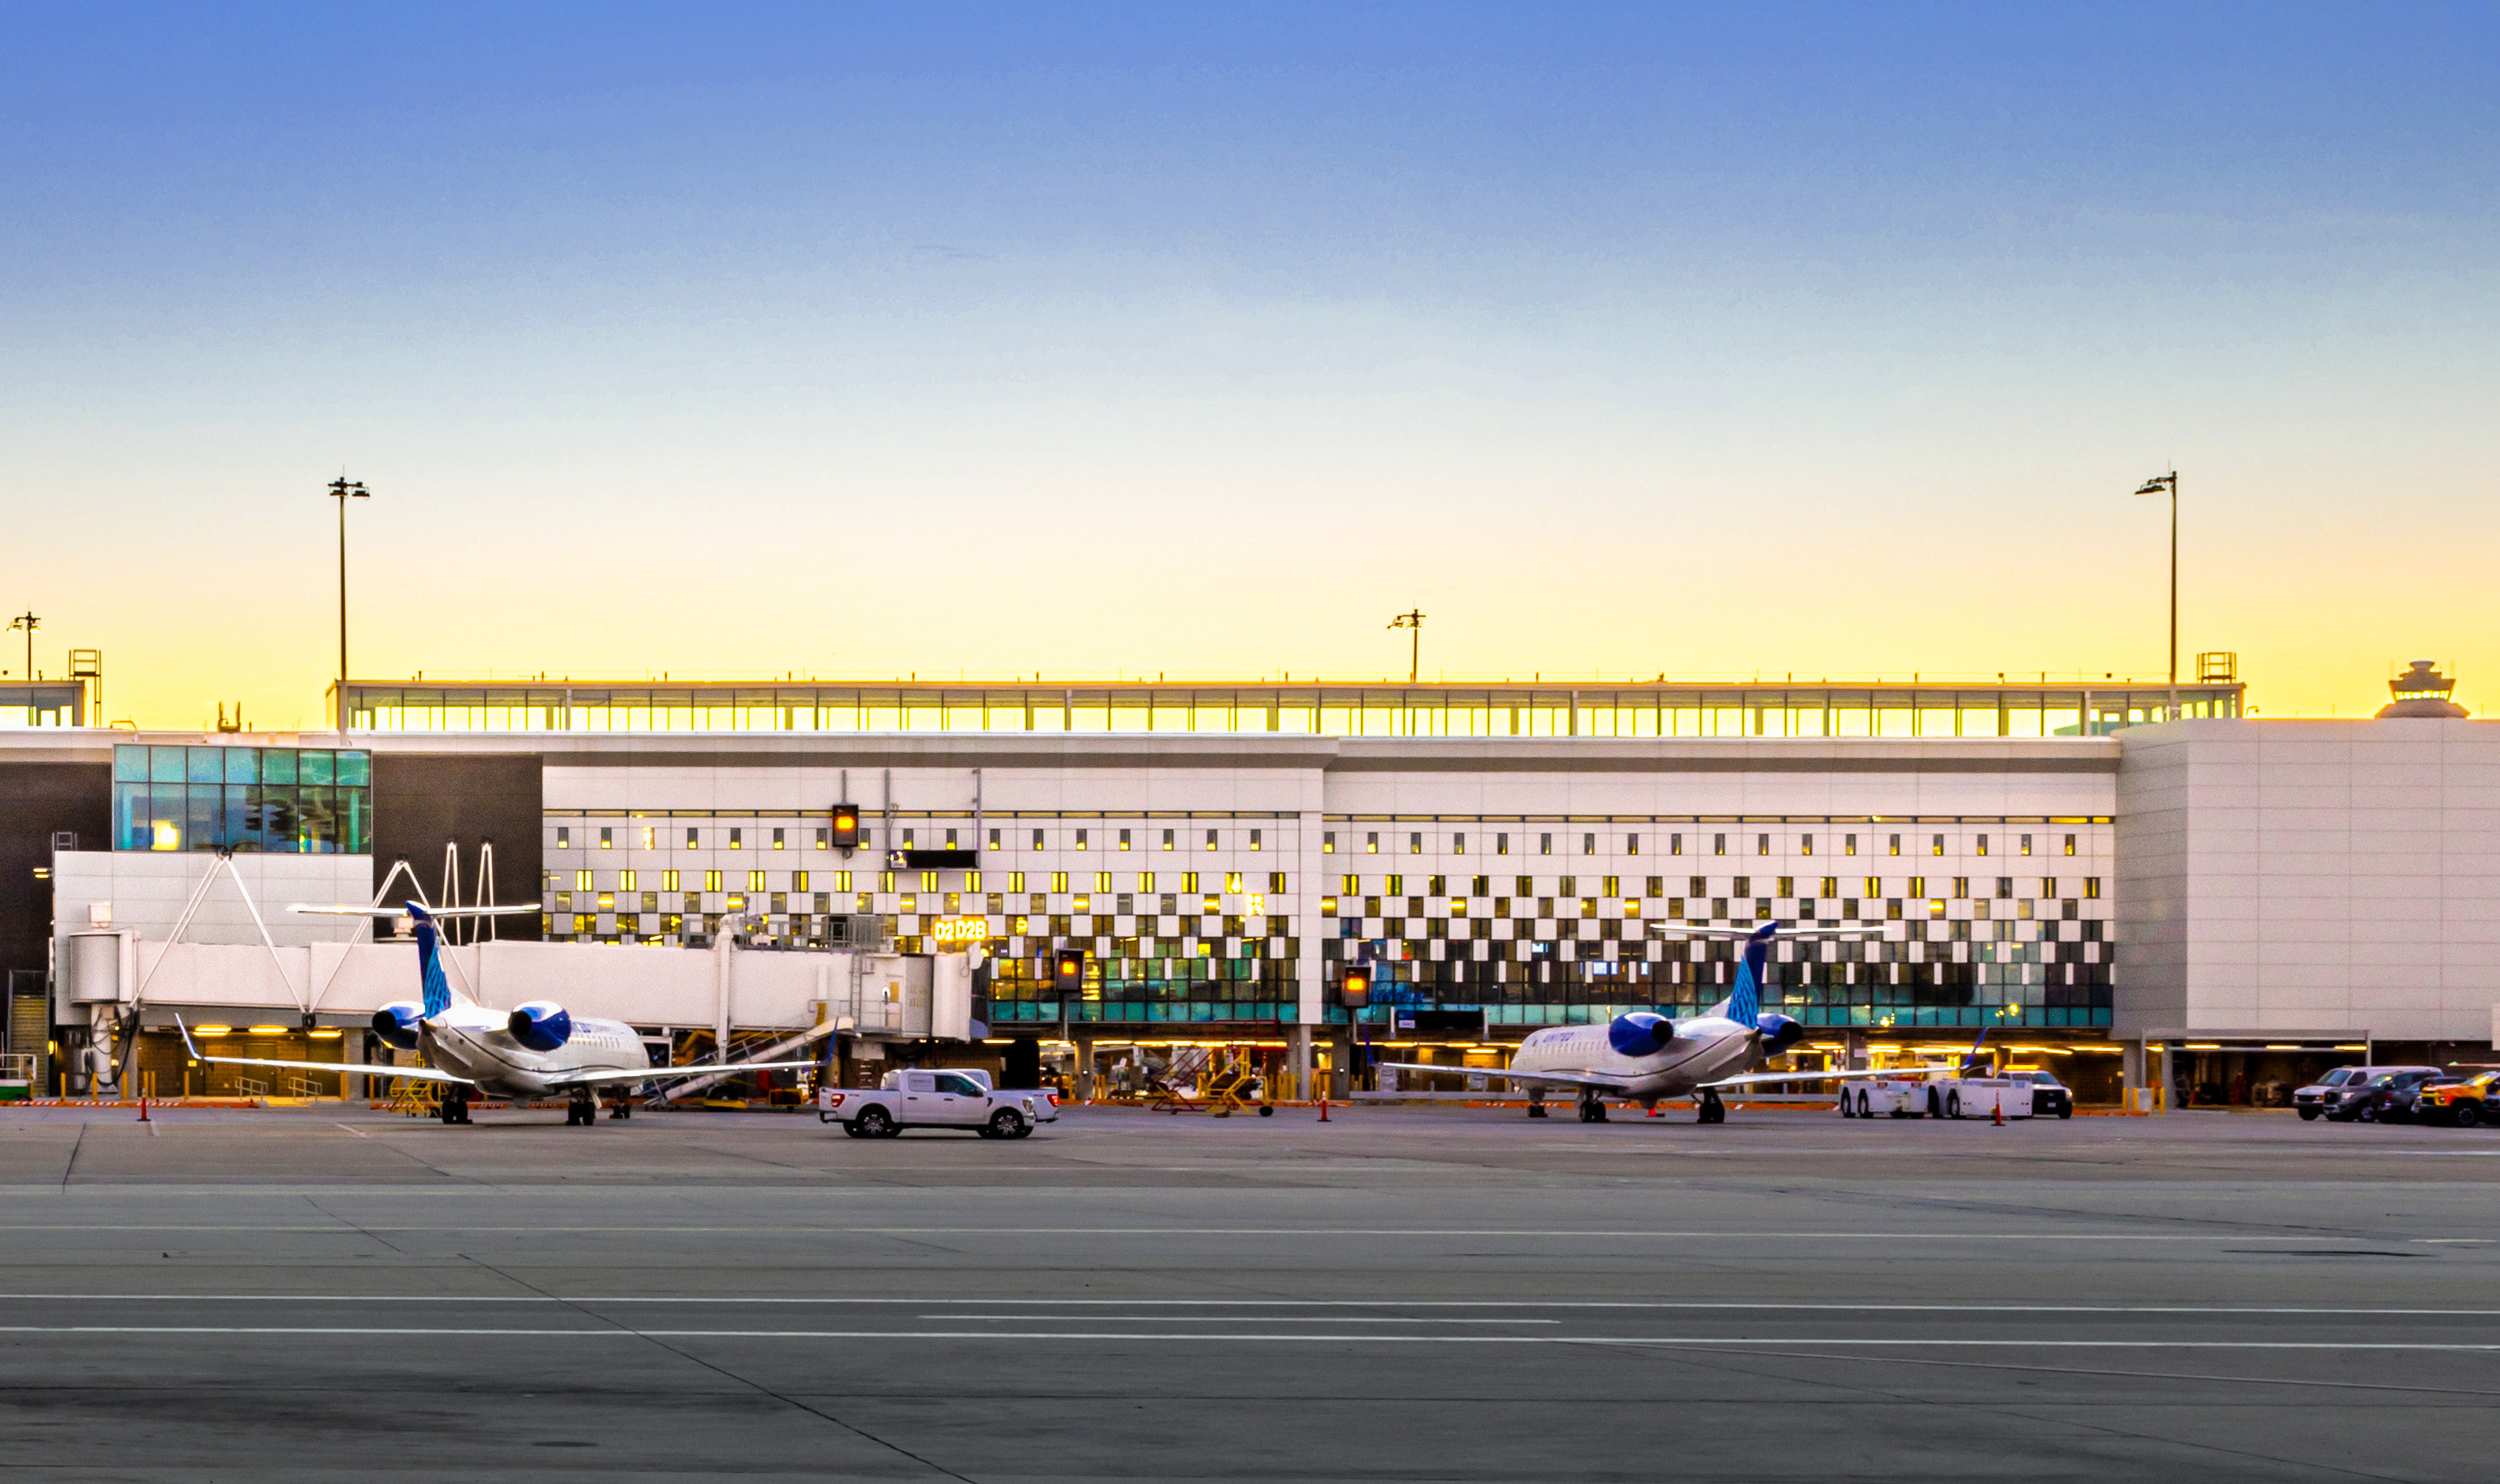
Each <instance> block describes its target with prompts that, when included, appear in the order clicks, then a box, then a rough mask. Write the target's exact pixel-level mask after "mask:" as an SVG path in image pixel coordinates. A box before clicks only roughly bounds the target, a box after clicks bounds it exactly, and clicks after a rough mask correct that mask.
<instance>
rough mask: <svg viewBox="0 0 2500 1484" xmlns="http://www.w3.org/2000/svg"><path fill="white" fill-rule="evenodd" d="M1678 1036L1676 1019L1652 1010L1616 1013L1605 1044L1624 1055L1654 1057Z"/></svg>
mask: <svg viewBox="0 0 2500 1484" xmlns="http://www.w3.org/2000/svg"><path fill="white" fill-rule="evenodd" d="M1673 1039H1675V1022H1674V1021H1672V1020H1669V1019H1667V1018H1666V1017H1665V1016H1664V1015H1661V1014H1658V1013H1657V1012H1655V1011H1653V1010H1633V1011H1630V1012H1629V1013H1628V1014H1623V1015H1617V1016H1616V1017H1615V1018H1614V1021H1613V1022H1612V1023H1611V1024H1609V1025H1608V1026H1607V1027H1606V1044H1607V1045H1610V1046H1612V1047H1614V1048H1615V1049H1616V1050H1617V1051H1619V1052H1621V1053H1623V1054H1624V1055H1625V1056H1655V1055H1657V1054H1658V1053H1659V1052H1660V1051H1661V1050H1663V1049H1665V1047H1666V1043H1667V1042H1668V1041H1671V1040H1673Z"/></svg>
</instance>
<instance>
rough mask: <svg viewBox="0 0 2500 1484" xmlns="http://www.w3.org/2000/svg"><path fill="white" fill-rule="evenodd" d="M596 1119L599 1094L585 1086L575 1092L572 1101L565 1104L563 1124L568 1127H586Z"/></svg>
mask: <svg viewBox="0 0 2500 1484" xmlns="http://www.w3.org/2000/svg"><path fill="white" fill-rule="evenodd" d="M598 1121H599V1094H597V1093H595V1092H593V1091H591V1090H590V1089H589V1088H587V1087H584V1088H581V1089H579V1090H578V1091H576V1092H575V1093H574V1095H573V1101H572V1102H571V1103H568V1104H566V1105H565V1109H564V1126H565V1127H566V1128H568V1129H572V1128H582V1129H586V1128H589V1127H590V1126H591V1125H592V1124H595V1123H597V1122H598Z"/></svg>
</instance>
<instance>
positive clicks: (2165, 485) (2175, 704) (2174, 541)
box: [2084, 469, 2179, 735]
mask: <svg viewBox="0 0 2500 1484" xmlns="http://www.w3.org/2000/svg"><path fill="white" fill-rule="evenodd" d="M2164 490H2168V491H2169V493H2170V719H2171V720H2173V721H2177V720H2178V719H2179V471H2178V470H2176V469H2173V470H2172V471H2170V472H2169V473H2168V474H2160V475H2155V476H2154V477H2153V478H2150V479H2147V480H2145V481H2144V487H2143V488H2142V489H2139V490H2137V491H2136V493H2137V494H2139V495H2157V494H2160V493H2161V492H2162V491H2164ZM2084 731H2085V733H2086V734H2087V735H2089V733H2090V732H2091V718H2089V717H2086V718H2085V719H2084Z"/></svg>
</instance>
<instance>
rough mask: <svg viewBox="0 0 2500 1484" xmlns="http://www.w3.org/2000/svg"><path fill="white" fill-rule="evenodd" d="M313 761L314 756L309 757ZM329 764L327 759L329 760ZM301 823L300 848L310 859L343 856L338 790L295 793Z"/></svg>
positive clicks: (297, 831) (297, 836) (297, 834)
mask: <svg viewBox="0 0 2500 1484" xmlns="http://www.w3.org/2000/svg"><path fill="white" fill-rule="evenodd" d="M306 756H307V757H308V758H309V757H310V756H311V754H309V753H308V754H306ZM325 761H326V759H325ZM295 805H296V809H297V811H298V814H299V822H298V823H297V825H296V827H295V840H296V848H297V849H299V850H301V851H303V852H304V853H305V854H307V855H336V854H338V853H339V797H338V790H337V789H334V788H306V787H298V788H297V789H296V790H295Z"/></svg>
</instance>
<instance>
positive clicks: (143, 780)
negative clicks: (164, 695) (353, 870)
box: [113, 745, 373, 855]
mask: <svg viewBox="0 0 2500 1484" xmlns="http://www.w3.org/2000/svg"><path fill="white" fill-rule="evenodd" d="M113 848H115V850H239V851H246V852H255V853H257V852H272V853H280V854H289V855H367V854H370V853H372V850H373V787H372V755H371V754H370V753H367V752H364V751H361V750H357V749H352V748H333V747H225V746H208V747H192V746H140V745H123V746H116V747H115V748H114V749H113Z"/></svg>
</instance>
